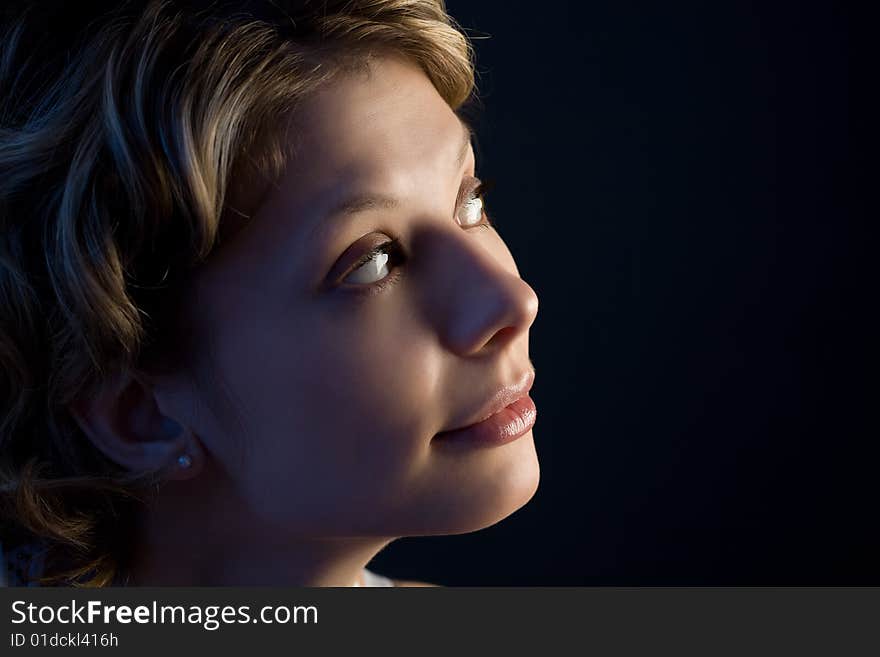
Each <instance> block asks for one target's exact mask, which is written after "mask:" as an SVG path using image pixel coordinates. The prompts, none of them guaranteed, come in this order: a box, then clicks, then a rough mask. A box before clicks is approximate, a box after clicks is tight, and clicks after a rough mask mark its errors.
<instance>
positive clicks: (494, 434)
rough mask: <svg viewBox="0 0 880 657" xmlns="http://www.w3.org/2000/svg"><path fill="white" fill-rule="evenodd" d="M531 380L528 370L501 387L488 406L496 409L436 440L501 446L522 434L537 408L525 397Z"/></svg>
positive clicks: (437, 437)
mask: <svg viewBox="0 0 880 657" xmlns="http://www.w3.org/2000/svg"><path fill="white" fill-rule="evenodd" d="M533 382H534V372H530V373H529V374H528V375H527V376H526V377H524V378H523V379H522V381H521V382H520V383H519V384H517V385H514V386H510V387H508V388H504V389H502V390H501V391H499V393H497V394H496V396H495V397H494V398H493V402H492V403H490V404H489V407H490V408H492V407H493V406H494V408H496V409H498V408H499V406H501V404H504V405H503V406H501V407H500V409H499V410H496V411H495V412H493V413H492V414H491V415H489V417H487V418H485V419H484V420H482V421H480V422H476V423H474V424H469V425H467V426H464V427H461V428H458V429H453V430H450V431H443V432H441V433H438V434H437V436H436V439H438V440H440V441H442V442H443V443H453V442H468V443H476V444H482V445H503V444H505V443H509V442H511V441H513V440H516V439H517V438H520V437H522V436H524V435H525V434H526V433H528V432H529V431H530V430H531V428H532V427H533V426H534V425H535V420H536V419H537V413H538V411H537V408H536V407H535V402H534V401H533V400H532V398H531V397H530V396H529V390H530V389H531V387H532V383H533Z"/></svg>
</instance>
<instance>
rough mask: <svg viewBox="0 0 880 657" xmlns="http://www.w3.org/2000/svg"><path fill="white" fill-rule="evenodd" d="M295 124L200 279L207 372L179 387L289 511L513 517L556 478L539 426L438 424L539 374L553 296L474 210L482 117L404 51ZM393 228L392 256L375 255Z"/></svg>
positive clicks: (335, 86)
mask: <svg viewBox="0 0 880 657" xmlns="http://www.w3.org/2000/svg"><path fill="white" fill-rule="evenodd" d="M291 126H292V129H291V130H290V135H292V137H291V140H290V142H288V145H289V147H290V149H291V152H292V153H293V154H294V155H293V157H292V160H291V164H290V166H289V168H288V169H287V170H286V173H285V174H284V176H283V177H282V178H281V180H280V181H279V182H278V184H277V186H276V187H272V188H269V190H268V193H266V194H265V195H263V194H260V195H259V197H260V198H259V200H260V203H253V207H246V208H244V210H245V212H246V213H248V214H252V217H251V218H250V219H248V220H247V221H246V222H243V224H242V226H243V227H241V229H240V230H237V232H235V234H234V236H233V238H232V239H231V240H230V241H229V242H228V243H224V245H223V247H222V248H220V249H218V250H217V251H215V252H214V253H213V254H212V256H211V258H209V260H208V262H207V263H205V264H204V266H203V267H202V268H201V269H200V270H199V271H198V273H197V274H196V276H195V278H194V279H193V281H192V284H191V287H190V288H188V294H189V297H188V303H187V304H185V305H186V307H187V313H188V316H189V320H190V321H191V322H192V323H193V335H194V336H195V338H196V339H195V340H194V344H195V345H196V351H195V352H194V353H192V354H191V357H192V358H193V363H192V368H193V370H192V371H189V372H186V373H182V374H185V375H186V376H187V377H188V379H190V380H192V381H198V382H199V383H198V385H194V386H184V387H183V388H180V387H178V390H180V389H186V390H189V391H190V392H187V393H185V394H184V395H183V397H180V396H178V398H177V401H176V402H175V404H176V405H177V407H178V410H179V412H178V413H177V415H178V417H183V421H184V422H185V423H186V424H188V425H189V426H190V428H191V429H192V430H193V432H194V434H195V435H196V436H197V437H198V439H199V440H200V441H201V444H202V446H203V448H204V450H205V452H206V453H207V454H209V455H210V458H211V459H213V460H214V461H216V463H218V464H219V465H220V466H221V468H222V470H224V471H225V472H226V473H228V476H229V477H230V478H231V479H232V481H233V482H234V484H235V485H234V490H235V491H236V495H238V496H240V497H241V499H242V500H243V501H244V503H245V504H246V505H247V507H249V508H250V509H252V510H253V511H254V512H255V513H256V516H257V517H259V518H260V519H261V521H262V522H268V523H269V524H270V525H271V526H273V527H279V528H281V527H283V528H286V529H287V530H289V531H290V532H292V533H296V534H303V533H306V534H314V535H322V536H343V535H348V536H352V535H365V536H406V535H427V534H443V533H460V532H467V531H474V530H477V529H480V528H483V527H486V526H488V525H491V524H493V523H495V522H497V521H499V520H501V519H502V518H504V517H505V516H507V515H509V514H510V513H512V512H513V511H515V510H516V509H518V508H519V507H521V506H522V505H523V504H525V503H526V502H527V501H528V500H529V499H530V498H531V497H532V495H533V494H534V492H535V490H536V489H537V486H538V480H539V467H538V461H537V456H536V453H535V445H534V442H533V437H532V432H531V431H529V432H528V433H527V434H525V435H524V436H523V437H521V438H519V439H517V440H514V441H513V442H509V443H507V444H503V445H496V446H491V447H486V446H483V447H478V446H476V445H464V446H462V445H458V446H457V447H456V448H455V449H451V448H450V447H449V445H448V444H443V443H442V441H433V440H432V439H433V438H434V437H435V435H436V434H437V433H438V432H441V431H444V430H446V429H451V428H453V427H458V426H461V425H462V424H465V423H467V422H468V421H470V420H471V419H472V417H473V415H474V414H475V413H477V412H478V411H479V410H480V409H481V408H482V407H483V406H484V404H485V403H486V402H487V401H488V400H490V399H491V398H492V396H493V394H494V393H495V392H496V391H497V390H498V389H499V388H501V387H504V386H507V385H510V384H512V383H516V382H517V381H520V380H522V378H523V377H524V376H525V375H527V374H528V373H529V372H531V371H532V365H531V362H530V360H529V327H530V326H531V324H532V322H533V321H534V319H535V315H536V313H537V310H538V299H537V296H536V295H535V292H534V291H533V290H532V288H531V287H529V285H527V284H526V283H525V282H524V281H523V280H522V279H521V278H520V276H519V273H518V271H517V268H516V265H515V263H514V261H513V258H512V257H511V254H510V251H509V250H508V249H507V247H506V246H505V244H504V242H503V241H502V239H501V237H499V235H498V233H497V232H495V230H494V229H492V228H488V229H487V228H485V227H466V226H462V223H460V222H464V223H466V224H467V223H470V222H479V220H480V217H479V211H477V212H476V215H477V216H476V217H475V216H474V213H473V208H474V203H473V201H471V202H470V203H468V202H467V201H468V198H467V196H466V195H467V193H468V192H469V191H470V190H471V188H472V187H473V186H474V180H473V177H474V175H475V170H474V167H475V162H474V154H473V151H472V149H471V147H470V143H469V139H468V133H467V131H466V130H465V129H464V127H463V125H462V123H461V122H460V121H459V119H458V117H457V116H456V114H455V113H454V112H453V111H452V110H451V109H450V108H449V106H448V105H447V104H446V103H445V102H444V101H443V99H442V98H441V97H440V95H439V94H438V93H437V91H436V90H435V88H434V87H433V86H432V84H431V82H430V81H429V80H428V78H427V77H426V76H425V75H424V74H423V73H422V72H421V70H420V69H419V68H418V67H416V66H415V65H413V64H410V63H408V62H406V61H404V60H401V59H397V58H381V59H376V60H375V61H374V62H373V64H372V66H371V72H370V73H369V74H367V73H366V72H364V73H358V74H354V73H352V74H346V75H345V76H343V77H340V78H338V79H337V80H336V81H334V82H333V83H332V84H331V85H329V86H327V87H325V88H324V89H323V90H321V91H320V92H318V93H317V94H315V95H313V96H311V97H310V99H309V100H308V101H307V102H306V103H305V104H304V105H302V106H301V107H300V108H299V109H298V110H297V113H296V116H295V119H294V122H292V123H291ZM240 182H241V181H239V184H240ZM257 185H258V183H254V186H253V187H252V188H251V190H250V192H249V193H250V195H251V196H252V197H254V198H251V201H253V200H255V198H256V197H255V196H254V193H253V192H254V190H256V189H257ZM244 187H247V185H244ZM463 194H464V195H465V198H462V195H463ZM246 196H248V192H246V193H245V194H244V196H243V197H242V198H244V197H246ZM353 199H354V200H353ZM240 200H241V199H239V201H240ZM236 202H238V201H236ZM242 202H245V201H242ZM477 207H478V206H477ZM483 221H484V222H485V218H483ZM391 240H397V241H398V243H399V247H398V248H399V250H398V251H394V250H392V251H390V252H389V254H388V259H387V261H385V257H384V256H383V255H381V254H380V255H377V256H374V257H373V258H372V259H371V260H370V261H368V262H367V264H366V265H365V266H359V265H358V264H357V263H358V261H359V260H360V259H361V258H362V257H364V256H366V255H367V254H368V253H369V252H370V251H371V250H372V249H373V248H374V247H376V246H379V245H381V244H383V243H386V242H389V241H391ZM180 394H181V393H178V395H180ZM181 401H182V402H183V403H182V404H181ZM181 409H183V410H181Z"/></svg>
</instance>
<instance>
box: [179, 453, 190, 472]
mask: <svg viewBox="0 0 880 657" xmlns="http://www.w3.org/2000/svg"><path fill="white" fill-rule="evenodd" d="M177 465H179V466H180V467H181V468H183V469H184V470H186V469H187V468H189V467H190V466H191V465H192V457H191V456H190V455H189V454H181V455H180V456H178V457H177Z"/></svg>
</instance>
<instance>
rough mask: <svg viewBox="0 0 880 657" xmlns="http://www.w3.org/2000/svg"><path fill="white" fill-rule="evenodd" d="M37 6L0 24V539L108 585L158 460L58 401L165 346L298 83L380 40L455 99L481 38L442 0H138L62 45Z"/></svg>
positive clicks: (361, 55) (274, 168)
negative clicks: (132, 457)
mask: <svg viewBox="0 0 880 657" xmlns="http://www.w3.org/2000/svg"><path fill="white" fill-rule="evenodd" d="M116 4H118V3H114V6H115V5H116ZM80 11H81V10H80ZM45 18H46V17H45V16H42V17H41V16H40V15H39V14H37V13H36V10H33V11H32V10H22V11H20V12H18V13H13V15H12V16H11V17H10V16H7V17H6V19H4V23H3V25H2V26H0V28H2V29H0V33H2V41H0V449H2V452H0V491H2V504H3V507H2V513H3V515H2V526H0V531H2V534H0V537H2V539H3V541H4V542H6V543H7V545H8V544H10V543H16V542H18V543H21V542H27V541H33V540H35V539H39V540H40V541H41V544H42V545H44V546H45V552H44V554H43V556H44V557H45V558H46V561H45V563H46V570H45V572H44V577H43V578H42V580H41V581H42V583H56V582H60V583H70V584H75V585H82V586H104V585H107V584H110V583H112V582H114V581H115V580H117V579H118V576H119V575H120V573H121V572H124V567H125V556H126V554H128V553H129V552H130V548H131V545H130V544H128V543H126V540H127V537H129V536H130V534H131V532H130V531H123V530H125V529H126V527H127V528H128V529H131V527H130V526H127V525H126V524H125V523H126V522H130V521H131V518H132V517H133V515H134V513H133V512H134V511H135V509H136V508H137V505H138V504H140V503H141V502H142V501H143V500H144V496H143V495H144V491H146V490H148V489H149V488H150V486H151V484H153V483H154V482H155V481H156V479H155V473H131V472H126V471H124V470H123V469H122V468H121V467H120V466H118V465H116V464H115V463H113V462H112V461H110V460H109V459H107V458H106V457H105V456H104V455H103V454H102V453H100V452H99V451H98V450H97V449H95V448H94V447H93V446H92V444H91V443H90V442H89V441H88V440H87V438H86V437H85V436H84V435H83V434H82V432H81V430H80V429H79V428H78V425H77V424H76V422H75V421H73V418H72V417H71V415H70V412H69V410H68V406H69V405H70V404H71V403H72V402H73V401H74V400H75V399H77V398H79V397H80V396H81V395H82V394H84V393H85V392H86V391H88V390H90V389H92V388H94V387H96V386H99V385H100V384H101V382H102V381H104V380H106V379H107V377H109V376H112V375H114V374H116V373H120V372H128V371H130V370H131V369H133V368H136V367H138V366H139V364H140V363H142V362H145V360H146V359H148V358H149V359H159V358H160V357H161V356H162V355H165V356H166V357H168V354H169V353H170V352H171V349H172V343H173V342H174V341H173V340H171V339H169V338H170V337H171V336H173V335H174V331H175V330H176V329H175V327H174V316H175V313H176V310H175V293H176V291H178V290H179V285H176V284H175V283H178V282H179V281H180V280H181V278H182V276H183V275H184V274H185V273H186V272H187V271H189V270H191V269H192V268H193V267H195V266H197V265H198V263H199V262H201V261H203V260H204V259H205V258H206V257H207V256H208V254H209V253H210V252H211V251H212V249H214V248H215V247H216V244H217V241H218V235H219V227H220V218H221V215H222V213H223V210H224V206H225V204H226V202H227V200H228V198H229V186H230V183H231V176H233V175H234V174H233V172H234V171H235V170H236V167H237V166H239V165H240V164H241V163H242V162H243V161H245V158H246V159H247V161H248V162H249V164H250V165H252V166H255V167H256V169H257V170H258V171H259V172H261V173H262V175H264V176H266V178H267V179H269V180H271V179H273V178H274V177H276V176H278V175H279V174H280V173H281V171H282V170H283V168H284V166H285V163H286V161H285V153H286V151H285V149H284V147H283V143H282V140H281V136H280V135H277V134H275V130H276V126H279V125H281V118H282V117H283V116H284V115H286V114H287V113H288V112H290V111H292V110H294V109H295V108H296V106H297V103H298V102H300V101H301V100H302V99H303V98H304V97H305V96H306V95H307V94H309V93H311V92H313V91H314V90H315V89H317V88H318V87H319V86H320V85H322V84H325V83H327V82H328V81H330V80H331V79H332V78H333V76H334V75H336V74H337V73H338V72H339V71H341V70H347V68H350V67H352V66H361V65H363V62H364V61H367V59H368V58H369V57H370V56H371V54H373V53H374V52H379V51H383V52H392V53H397V54H401V55H403V56H406V57H408V58H410V59H411V60H413V61H414V62H416V63H417V64H418V65H419V66H421V68H422V69H423V70H424V72H425V73H426V74H427V76H428V77H429V79H430V80H431V81H432V83H433V84H434V86H435V87H436V89H437V91H438V92H439V93H440V95H441V96H442V97H443V99H444V100H445V101H446V102H447V103H448V104H449V106H450V107H452V108H453V109H454V110H457V109H459V108H460V107H461V106H462V104H463V103H465V101H466V100H468V99H469V98H471V97H472V95H473V89H474V71H473V63H472V62H473V51H472V48H471V46H470V43H469V41H468V39H467V38H466V37H465V35H464V34H463V33H462V31H461V30H460V29H459V28H457V27H456V25H455V23H454V22H453V21H452V19H451V18H450V17H449V16H448V15H447V13H446V9H445V4H444V2H443V1H442V0H337V1H334V0H326V1H321V2H317V1H310V0H302V1H300V2H291V1H288V2H282V1H281V0H276V1H275V2H273V1H272V0H265V1H263V2H248V3H243V2H235V3H232V4H230V3H224V2H216V3H211V4H208V3H195V2H191V1H190V2H184V1H183V0H174V1H172V0H143V1H134V0H132V1H129V2H126V3H124V4H123V5H122V6H121V7H118V8H114V9H113V10H112V11H108V12H105V13H104V14H101V15H98V16H96V17H94V20H92V21H91V22H90V23H89V24H88V25H87V26H86V27H84V28H83V29H81V30H77V31H76V33H75V34H70V35H66V36H67V37H68V38H67V40H64V39H59V36H58V35H54V34H53V35H51V36H50V37H48V38H46V37H45V35H44V34H43V33H44V32H45V27H44V24H43V21H44V20H45ZM41 36H42V37H43V39H42V40H40V37H41Z"/></svg>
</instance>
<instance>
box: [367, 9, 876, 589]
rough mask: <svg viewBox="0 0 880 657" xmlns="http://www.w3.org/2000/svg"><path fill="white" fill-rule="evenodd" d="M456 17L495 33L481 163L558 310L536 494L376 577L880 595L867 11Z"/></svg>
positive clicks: (537, 341)
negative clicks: (878, 588) (876, 591)
mask: <svg viewBox="0 0 880 657" xmlns="http://www.w3.org/2000/svg"><path fill="white" fill-rule="evenodd" d="M448 8H449V10H450V13H451V14H452V15H453V16H454V17H456V18H457V19H458V20H459V22H460V23H462V25H463V26H464V27H466V28H468V29H469V30H470V31H471V33H472V34H474V35H480V34H489V35H491V38H489V39H478V40H476V41H475V45H476V48H477V65H478V69H479V71H480V82H479V85H480V89H481V97H482V99H483V105H484V107H483V108H482V110H481V111H480V113H479V115H478V116H479V119H478V121H477V131H478V138H479V148H478V149H477V158H478V171H479V172H480V173H481V175H482V176H484V177H494V178H496V179H497V186H496V188H495V189H494V190H493V191H492V193H491V194H490V196H489V198H488V207H489V210H490V214H492V216H493V218H494V220H495V221H496V222H497V223H498V224H499V231H500V233H501V235H502V236H503V237H504V238H505V240H506V241H507V243H508V245H509V246H510V248H511V250H512V252H513V254H514V256H515V257H516V259H517V263H518V266H519V268H520V272H521V274H522V276H523V278H525V279H526V280H527V281H528V282H529V283H530V284H531V285H532V287H533V288H534V289H535V290H536V292H537V293H538V295H539V297H540V300H541V308H540V311H539V314H538V318H537V321H536V323H535V324H534V326H533V328H532V332H531V354H532V360H533V362H534V364H535V366H536V368H537V371H538V377H537V379H536V385H535V388H534V390H533V394H532V396H533V398H534V399H535V401H536V403H537V406H538V417H539V419H538V424H537V425H536V427H535V430H534V436H535V441H536V446H537V449H538V455H539V458H540V461H541V485H540V488H539V490H538V492H537V494H536V495H535V497H534V498H533V499H532V501H531V502H530V503H529V504H527V505H526V506H525V507H523V508H522V509H520V510H519V511H517V512H516V513H515V514H513V515H512V516H510V517H509V518H507V519H505V520H503V521H502V522H500V523H498V524H496V525H494V526H492V527H490V528H487V529H484V530H482V531H479V532H475V533H473V534H467V535H459V536H446V537H432V538H410V539H404V540H401V541H398V542H396V543H394V544H392V545H391V546H389V547H388V548H387V549H386V550H385V551H384V552H383V553H381V554H380V555H379V556H378V557H377V558H376V559H375V560H374V561H373V562H372V563H371V566H370V567H371V568H375V569H376V570H377V571H378V572H382V573H384V574H389V575H392V576H398V577H408V578H416V579H424V580H428V581H434V582H438V583H441V584H446V585H453V586H456V585H562V586H564V585H710V584H713V585H746V584H752V585H756V584H766V585H821V584H874V585H877V584H880V566H878V555H880V534H878V529H877V521H878V513H877V502H878V498H880V496H878V485H877V477H876V471H877V464H878V451H880V450H878V447H877V440H878V437H880V432H878V430H877V428H878V427H877V422H876V413H870V414H869V404H871V407H870V410H873V409H874V408H876V402H875V401H874V400H876V398H877V392H878V390H877V385H876V381H877V379H876V375H874V376H872V377H871V378H870V379H869V377H868V348H869V346H871V343H873V342H875V339H876V336H877V332H876V331H875V330H874V328H873V327H872V326H870V325H869V322H868V319H869V311H870V310H871V307H872V306H874V305H876V293H875V291H874V285H870V286H869V283H868V278H869V272H868V267H867V250H868V246H869V244H868V238H867V235H866V234H865V231H866V227H867V220H868V213H869V210H868V208H867V203H868V201H867V191H866V186H867V180H868V174H867V171H868V162H867V156H866V155H865V153H864V152H863V150H862V149H863V148H864V147H863V145H862V144H863V143H864V142H863V140H862V139H861V133H862V130H863V128H865V127H866V125H867V123H868V121H869V119H870V120H871V121H873V118H870V115H869V112H868V111H867V109H866V108H865V105H864V104H863V102H862V101H863V98H862V97H861V96H860V94H861V91H860V89H862V88H863V86H867V85H868V84H875V83H876V69H875V68H874V64H876V60H873V62H874V63H873V64H871V63H870V62H871V61H872V60H871V59H870V58H868V57H867V55H866V53H864V52H862V50H861V46H862V44H863V43H864V40H863V39H862V38H861V37H862V36H866V35H867V26H868V25H870V23H869V22H868V21H867V20H866V17H863V16H857V15H856V14H854V13H853V12H852V10H851V9H850V8H848V7H847V6H846V5H845V4H842V3H832V2H827V3H794V2H792V3H780V2H775V3H772V2H771V3H767V2H743V1H739V2H730V1H722V2H708V3H700V4H697V3H693V4H688V5H684V4H673V3H658V2H653V1H647V0H646V1H639V2H632V1H625V0H623V1H622V0H609V1H603V2H579V1H570V2H558V1H557V2H543V3H532V2H516V1H511V2H490V1H487V0H480V1H479V2H473V1H467V0H450V1H449V2H448ZM869 67H870V68H871V69H874V70H873V73H869ZM866 83H867V84H866ZM874 187H875V188H876V183H875V185H874ZM877 216H878V215H877V213H876V212H874V213H873V214H872V217H873V218H874V219H875V220H876V217H877ZM869 341H870V342H869ZM872 374H873V373H872ZM869 393H870V396H869ZM869 397H870V400H871V401H869Z"/></svg>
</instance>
